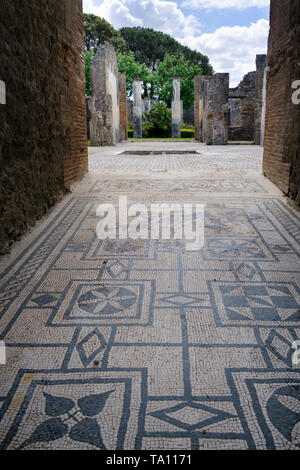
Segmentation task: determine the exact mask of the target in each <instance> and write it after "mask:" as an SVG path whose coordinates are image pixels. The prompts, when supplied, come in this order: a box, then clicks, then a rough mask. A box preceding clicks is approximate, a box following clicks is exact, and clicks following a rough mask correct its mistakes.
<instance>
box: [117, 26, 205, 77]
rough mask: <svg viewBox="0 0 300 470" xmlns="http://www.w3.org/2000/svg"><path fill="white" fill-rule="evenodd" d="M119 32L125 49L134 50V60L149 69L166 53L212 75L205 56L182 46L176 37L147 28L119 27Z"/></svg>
mask: <svg viewBox="0 0 300 470" xmlns="http://www.w3.org/2000/svg"><path fill="white" fill-rule="evenodd" d="M119 32H120V34H121V35H122V37H123V38H124V39H125V41H126V44H127V49H128V50H129V51H132V52H134V55H135V58H136V60H137V61H138V62H139V63H140V64H143V63H145V64H146V65H147V66H148V67H149V69H150V70H151V71H155V70H157V67H158V62H162V61H163V60H164V58H165V55H166V54H170V55H172V56H176V57H180V56H181V55H183V57H184V59H185V60H187V61H189V62H190V63H192V64H194V65H198V66H199V67H201V69H202V71H203V74H204V75H212V74H213V68H212V66H211V65H210V63H209V59H208V57H207V56H205V55H203V54H201V52H198V51H193V50H192V49H190V48H189V47H187V46H183V45H182V44H180V43H179V42H178V41H176V39H174V38H172V37H171V36H169V35H168V34H165V33H162V32H160V31H154V30H153V29H149V28H141V27H134V28H128V27H126V28H121V29H120V31H119Z"/></svg>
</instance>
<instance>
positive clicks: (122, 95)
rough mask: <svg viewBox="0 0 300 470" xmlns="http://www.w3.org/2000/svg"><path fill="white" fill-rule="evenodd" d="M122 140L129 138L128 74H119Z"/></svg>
mask: <svg viewBox="0 0 300 470" xmlns="http://www.w3.org/2000/svg"><path fill="white" fill-rule="evenodd" d="M119 87H120V89H119V103H120V141H122V140H128V120H127V93H126V75H125V74H124V73H122V74H120V76H119Z"/></svg>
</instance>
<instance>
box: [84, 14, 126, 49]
mask: <svg viewBox="0 0 300 470" xmlns="http://www.w3.org/2000/svg"><path fill="white" fill-rule="evenodd" d="M83 17H84V43H85V51H86V52H87V51H90V50H93V51H94V52H95V53H96V52H97V51H98V49H99V47H100V46H101V45H102V44H104V43H105V42H106V41H107V42H109V43H110V44H112V45H113V46H114V48H115V49H116V50H117V51H121V52H125V51H126V42H125V40H124V38H123V37H122V36H121V34H120V33H119V31H117V30H116V29H114V28H113V26H112V25H111V24H109V23H108V22H107V21H106V20H105V19H103V18H100V17H99V16H96V15H92V14H86V13H85V14H84V15H83Z"/></svg>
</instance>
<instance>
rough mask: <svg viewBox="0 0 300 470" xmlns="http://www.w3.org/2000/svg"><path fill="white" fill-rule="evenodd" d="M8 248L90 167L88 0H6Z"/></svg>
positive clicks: (1, 137) (0, 126)
mask: <svg viewBox="0 0 300 470" xmlns="http://www.w3.org/2000/svg"><path fill="white" fill-rule="evenodd" d="M0 18H1V21H0V37H1V41H0V57H1V63H0V80H3V81H4V82H5V83H6V104H5V105H3V104H0V168H1V172H0V253H4V252H5V251H7V249H8V248H9V246H10V244H11V243H12V242H13V241H14V240H16V239H17V238H18V237H19V236H20V235H22V234H23V233H24V232H25V231H26V229H27V228H28V226H29V225H30V224H34V222H35V221H36V220H37V219H39V218H40V217H42V216H43V215H44V214H45V213H46V212H47V210H48V209H49V207H51V206H52V205H53V204H55V202H56V201H57V200H59V199H60V198H61V197H62V195H63V194H64V192H65V187H69V186H70V184H71V183H72V182H73V181H75V180H76V179H78V178H79V177H81V176H82V175H83V174H84V173H85V172H86V171H87V166H88V157H87V141H86V109H85V101H84V62H83V20H82V2H81V0H63V1H62V0H26V2H25V1H21V0H14V1H13V2H12V1H11V0H1V2H0Z"/></svg>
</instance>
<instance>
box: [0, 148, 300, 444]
mask: <svg viewBox="0 0 300 470" xmlns="http://www.w3.org/2000/svg"><path fill="white" fill-rule="evenodd" d="M184 151H188V152H189V153H188V154H183V153H182V152H184ZM136 152H138V154H136ZM145 152H146V153H147V152H155V153H152V154H148V155H146V154H145ZM159 153H161V154H159ZM261 162H262V150H261V148H259V147H256V146H244V145H240V146H237V145H228V146H226V147H207V146H204V145H201V144H196V143H186V142H184V143H175V142H172V143H163V142H151V143H130V142H129V143H126V144H120V145H118V146H117V147H110V148H108V147H106V148H105V147H103V148H91V149H90V172H89V174H88V175H87V176H86V177H85V178H84V180H83V181H82V182H80V183H78V184H76V185H75V186H74V189H73V192H72V193H71V194H68V195H67V196H66V197H65V198H64V200H63V201H62V202H61V203H60V204H58V205H57V206H56V207H55V208H54V209H53V210H52V211H50V213H49V214H48V216H47V217H45V219H44V220H42V221H41V222H40V223H38V224H37V226H36V227H35V228H34V229H32V231H31V232H30V233H28V234H27V235H26V236H25V237H23V239H22V240H21V241H20V242H18V243H16V244H15V245H14V247H13V249H12V251H11V254H10V255H9V256H7V257H4V258H3V259H1V270H0V271H1V287H0V335H1V336H0V339H2V340H4V341H5V343H6V350H7V364H6V365H2V366H0V381H1V383H0V448H1V449H66V448H67V449H72V448H74V449H108V450H114V449H130V450H132V449H149V450H159V449H163V450H168V449H171V450H188V449H299V446H300V365H299V366H297V365H294V366H293V365H292V354H293V352H294V351H293V349H292V344H293V342H294V341H296V340H297V339H300V288H299V287H300V263H299V242H300V213H299V212H297V211H295V210H294V209H293V207H292V205H291V204H289V203H288V202H287V201H286V199H285V198H284V197H282V195H281V193H280V191H279V190H278V189H277V188H276V187H275V186H274V185H273V184H272V183H270V182H269V181H268V180H266V179H265V178H264V177H263V176H262V175H261V164H262V163H261ZM120 195H122V196H127V197H128V201H129V203H133V202H136V203H143V204H146V205H147V206H149V205H150V204H151V203H155V202H160V203H163V202H166V203H177V202H178V203H181V204H182V203H194V204H195V203H198V204H204V205H205V243H204V246H203V248H202V249H201V250H199V251H188V250H187V249H186V245H185V243H184V242H183V241H172V240H150V241H147V240H136V241H133V240H106V241H100V240H99V239H98V238H97V235H96V226H97V223H98V222H99V218H98V217H97V216H96V209H97V207H98V205H99V204H101V203H113V204H115V205H117V204H118V200H119V196H120Z"/></svg>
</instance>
